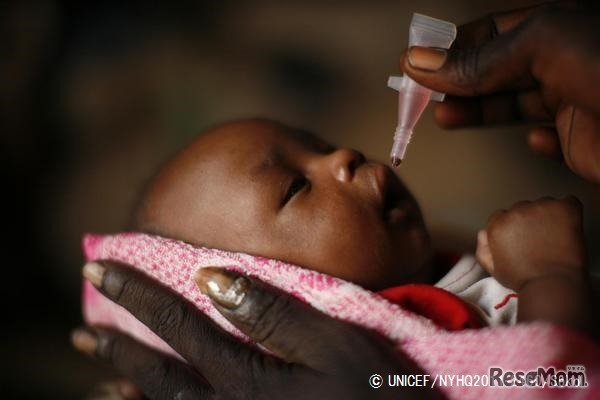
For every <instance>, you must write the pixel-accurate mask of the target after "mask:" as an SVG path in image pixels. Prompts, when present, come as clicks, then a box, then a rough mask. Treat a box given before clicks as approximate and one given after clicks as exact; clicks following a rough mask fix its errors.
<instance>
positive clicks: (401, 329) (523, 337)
mask: <svg viewBox="0 0 600 400" xmlns="http://www.w3.org/2000/svg"><path fill="white" fill-rule="evenodd" d="M83 246H84V251H85V256H86V258H87V260H94V259H112V260H116V261H121V262H124V263H126V264H130V265H133V266H135V267H136V268H139V269H140V270H142V271H143V272H145V273H147V274H148V275H150V276H152V277H153V278H155V279H157V280H158V281H160V282H162V283H163V284H164V285H166V286H168V287H170V288H171V289H173V290H175V291H176V292H177V293H180V294H181V295H182V296H183V297H185V298H186V299H187V300H189V301H190V302H192V303H193V304H194V305H196V306H197V307H198V309H200V310H202V312H204V313H205V314H207V315H208V316H209V317H210V318H211V319H212V320H213V321H214V322H215V323H216V324H218V325H219V326H221V327H222V328H224V329H225V330H227V331H228V332H230V333H232V334H233V335H235V336H237V337H239V338H241V339H245V340H247V338H245V337H244V335H243V334H242V333H241V332H239V331H238V330H237V329H236V328H234V327H233V326H232V325H231V324H230V323H229V322H228V321H227V320H225V319H224V318H223V317H222V316H221V315H220V314H219V313H218V312H217V311H216V310H215V309H214V307H212V305H211V302H210V300H209V299H208V298H207V297H206V296H204V295H203V294H201V293H200V292H199V291H198V290H197V288H196V286H195V284H194V282H193V281H192V279H191V277H192V275H193V273H194V272H195V271H196V269H197V268H199V267H202V266H224V267H228V268H230V269H233V270H237V271H242V272H244V273H246V274H248V275H250V276H255V277H257V278H260V279H261V280H263V281H265V282H267V283H269V284H271V285H273V286H276V287H279V288H280V289H282V290H284V291H286V292H288V293H291V294H293V295H294V296H296V297H298V298H300V299H302V300H303V301H305V302H307V303H308V304H310V305H312V306H313V307H315V308H316V309H318V310H321V311H322V312H324V313H326V314H328V315H331V316H334V317H336V318H339V319H342V320H345V321H349V322H353V323H355V324H358V325H362V326H364V327H367V328H370V329H374V330H376V331H377V332H379V333H381V334H383V335H384V336H387V337H388V338H390V339H391V340H393V341H394V342H395V343H396V344H397V346H398V349H401V350H402V351H404V352H405V353H406V354H408V355H409V356H410V357H411V358H413V359H414V360H415V361H416V362H417V363H418V364H419V365H420V366H421V367H422V368H423V369H424V370H425V371H426V373H427V374H430V375H431V376H430V378H429V379H430V382H429V384H431V381H433V380H434V379H436V386H437V387H438V388H439V389H440V390H441V391H442V392H444V393H445V394H446V395H447V396H448V397H450V398H456V399H481V398H490V399H492V398H493V399H499V398H511V399H517V398H526V399H530V398H545V399H547V398H561V399H562V398H564V399H567V398H568V399H571V398H586V399H587V398H589V399H592V398H596V399H597V398H600V349H599V348H598V347H597V346H596V345H595V344H594V343H592V342H591V341H590V340H589V339H587V338H586V337H584V336H581V335H579V334H577V333H575V332H571V331H569V330H567V329H565V328H561V327H558V326H553V325H548V324H543V323H533V324H519V325H516V326H513V327H501V328H494V329H491V328H486V329H480V330H464V331H459V332H452V333H451V332H447V331H444V330H441V329H440V328H438V327H436V326H435V325H434V324H433V323H432V322H431V321H429V320H427V319H425V318H423V317H421V316H418V315H415V314H412V313H410V312H408V311H405V310H403V309H401V308H400V307H398V306H397V305H395V304H391V303H389V302H388V301H387V300H385V299H383V298H382V297H380V296H379V295H377V294H375V293H372V292H370V291H367V290H365V289H363V288H361V287H359V286H356V285H354V284H352V283H349V282H345V281H343V280H340V279H337V278H334V277H331V276H327V275H324V274H321V273H317V272H314V271H310V270H306V269H302V268H300V267H297V266H294V265H290V264H286V263H283V262H280V261H276V260H271V259H266V258H263V257H255V256H250V255H247V254H241V253H233V252H227V251H221V250H214V249H207V248H202V247H194V246H191V245H189V244H186V243H182V242H179V241H175V240H171V239H165V238H160V237H156V236H149V235H146V234H140V233H123V234H118V235H114V236H100V235H87V236H86V237H85V238H84V241H83ZM83 314H84V317H85V320H86V321H87V323H89V324H92V325H103V326H111V327H115V328H117V329H119V330H122V331H124V332H127V333H128V334H130V335H131V336H133V337H135V338H137V339H139V340H140V341H142V342H145V343H147V344H149V345H151V346H154V347H156V348H158V349H160V350H162V351H165V352H167V353H170V354H176V353H175V351H174V350H173V349H171V348H170V347H169V346H168V345H167V344H166V343H164V342H163V341H162V340H161V339H160V338H158V337H157V336H156V335H155V334H154V333H153V332H151V331H150V330H149V329H148V328H146V326H144V325H143V324H141V323H140V322H139V321H138V320H137V319H135V318H134V317H133V316H132V315H131V314H129V313H128V312H127V311H126V310H125V309H123V308H122V307H120V306H118V305H116V304H114V303H112V302H110V301H109V300H107V299H106V298H104V297H103V296H102V295H100V294H99V293H98V292H97V291H96V289H94V287H93V286H92V285H91V284H90V283H89V282H85V283H84V287H83ZM568 365H581V366H583V367H584V368H585V373H586V383H587V387H586V388H556V387H549V386H546V387H544V388H539V387H538V388H528V387H510V388H509V387H498V380H495V382H496V384H495V385H494V386H491V382H490V371H489V369H490V367H499V368H502V370H503V372H506V371H509V370H510V371H513V372H516V371H525V372H528V371H531V370H537V368H538V367H544V368H547V367H550V366H553V367H554V368H555V369H557V370H565V369H566V367H567V366H568ZM376 372H377V371H373V373H376ZM497 372H498V371H497V370H496V372H495V373H497ZM399 373H400V372H399ZM383 378H384V382H385V383H384V384H387V381H388V377H387V376H385V377H383ZM459 378H462V379H460V380H459ZM451 379H452V380H451ZM365 384H368V382H366V381H365ZM373 390H376V389H373ZM398 390H399V393H400V391H401V388H398Z"/></svg>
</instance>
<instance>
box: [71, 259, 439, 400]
mask: <svg viewBox="0 0 600 400" xmlns="http://www.w3.org/2000/svg"><path fill="white" fill-rule="evenodd" d="M99 265H100V267H99V270H98V271H96V273H95V274H94V276H95V277H94V278H93V279H90V281H91V282H92V284H94V286H96V287H97V288H98V289H99V290H100V291H101V292H102V293H103V294H104V295H105V296H107V297H108V298H109V299H111V300H113V301H115V302H116V303H118V304H120V305H121V306H123V307H125V308H126V309H127V310H128V311H129V312H131V313H132V314H133V315H134V316H136V317H137V318H138V319H139V320H140V321H141V322H143V323H144V324H145V325H147V326H148V327H149V328H150V329H151V330H153V331H154V332H155V333H156V334H157V335H158V336H160V337H161V338H162V339H164V340H165V341H166V342H167V343H168V344H169V345H170V346H171V347H172V348H173V349H175V350H176V351H177V352H178V353H179V354H180V355H182V356H183V357H184V358H185V359H186V360H187V361H188V363H189V365H187V364H185V363H183V362H181V361H180V360H177V359H174V358H172V357H169V356H166V355H164V354H162V353H160V352H157V351H156V350H153V349H150V348H149V347H146V346H145V345H142V344H141V343H139V342H136V341H135V340H134V339H132V338H130V337H128V336H126V335H124V334H122V333H119V332H116V331H111V330H107V329H100V328H92V327H87V328H85V329H80V330H77V331H75V332H74V335H73V342H74V345H75V347H77V348H78V349H80V350H82V351H84V352H86V353H88V354H90V355H92V356H94V357H97V358H99V359H101V360H104V361H106V362H108V363H110V364H112V365H113V366H114V367H115V368H116V369H117V370H118V371H119V372H120V373H122V374H123V375H125V376H126V377H128V378H130V379H131V380H132V381H133V382H134V383H135V384H137V385H138V386H139V388H140V389H141V390H142V391H143V392H144V393H145V394H146V395H147V396H149V397H150V398H160V399H163V398H177V399H188V398H189V399H192V398H193V399H259V398H260V399H267V398H268V399H280V398H285V399H286V400H289V399H315V398H348V399H363V398H369V399H388V398H394V399H398V398H402V396H403V395H405V396H407V397H408V396H410V398H422V399H433V398H441V395H440V394H439V393H438V392H436V391H434V390H433V389H431V388H428V387H412V388H408V387H405V388H389V387H387V385H385V384H384V385H383V386H382V387H380V388H378V389H375V388H372V387H371V386H370V385H369V382H370V381H369V378H370V377H371V376H372V375H373V374H379V375H381V376H383V377H385V376H386V375H387V374H419V373H422V372H421V371H420V370H419V368H418V367H417V366H416V365H414V364H413V363H412V362H411V361H410V360H409V359H408V358H406V357H404V356H403V355H402V354H399V352H398V351H397V350H396V349H395V348H393V347H392V346H391V344H389V343H388V342H387V341H386V340H385V339H383V338H381V337H379V336H377V335H376V334H374V333H373V332H370V331H368V330H365V329H362V328H359V327H357V326H354V325H351V324H348V323H345V322H342V321H339V320H336V319H333V318H330V317H328V316H326V315H324V314H322V313H320V312H318V311H317V310H315V309H313V308H311V307H310V306H308V305H306V304H304V303H302V302H300V301H298V300H297V299H295V298H293V297H291V296H289V295H288V294H286V293H283V292H281V291H279V290H277V289H274V288H272V287H269V286H267V285H266V284H264V283H262V282H260V281H258V280H255V279H253V278H248V277H245V276H242V275H240V274H239V273H236V272H229V271H226V270H223V269H220V268H204V269H202V270H201V272H199V273H198V274H197V275H196V277H195V279H196V282H197V284H198V287H199V288H200V290H202V291H203V292H204V293H205V294H207V295H208V296H210V298H211V299H212V301H213V303H214V305H215V307H216V308H217V309H218V310H219V312H221V313H222V314H223V315H224V316H225V317H226V318H227V319H228V320H229V321H231V323H233V324H234V325H235V326H237V327H238V328H239V329H240V330H241V331H243V332H244V333H245V334H246V335H248V336H249V337H251V338H252V339H253V340H254V341H256V342H257V343H260V344H261V345H263V346H264V347H266V348H267V349H269V350H270V351H271V352H272V353H273V354H274V355H275V356H272V355H268V354H265V353H263V352H261V351H259V350H257V349H256V348H254V347H252V346H249V345H247V344H243V343H240V342H239V341H237V340H235V339H234V338H233V337H230V336H229V335H228V334H226V333H224V332H223V331H222V330H221V329H219V328H217V327H216V326H215V325H214V324H213V323H212V322H211V321H210V320H209V319H208V318H207V317H206V316H204V315H203V314H202V313H200V312H199V311H198V310H197V309H196V308H195V307H194V306H193V305H191V304H190V303H188V302H187V301H186V300H184V299H183V298H181V297H180V296H179V295H177V294H176V293H174V292H172V291H171V290H169V289H167V288H165V287H163V286H162V285H160V284H159V283H156V282H154V281H152V280H151V279H149V278H148V277H146V276H145V275H143V274H141V273H140V272H138V271H135V270H134V269H132V268H128V267H126V266H123V265H120V264H117V263H114V262H108V261H104V262H102V263H101V264H99ZM384 379H385V378H384Z"/></svg>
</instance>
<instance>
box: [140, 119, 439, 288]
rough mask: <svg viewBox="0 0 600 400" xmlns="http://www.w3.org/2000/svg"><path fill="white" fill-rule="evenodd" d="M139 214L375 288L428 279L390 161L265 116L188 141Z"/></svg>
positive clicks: (188, 234)
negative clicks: (368, 156) (341, 146)
mask: <svg viewBox="0 0 600 400" xmlns="http://www.w3.org/2000/svg"><path fill="white" fill-rule="evenodd" d="M139 222H140V228H141V229H143V230H147V231H150V232H154V233H158V234H161V235H164V236H169V237H172V238H176V239H179V240H183V241H186V242H189V243H193V244H197V245H203V246H207V247H215V248H221V249H225V250H232V251H241V252H246V253H250V254H255V255H261V256H265V257H269V258H275V259H279V260H283V261H287V262H290V263H294V264H298V265H300V266H303V267H306V268H309V269H313V270H316V271H320V272H324V273H327V274H330V275H333V276H337V277H340V278H343V279H345V280H349V281H352V282H355V283H358V284H360V285H362V286H364V287H367V288H370V289H373V290H376V289H381V288H384V287H389V286H392V285H395V284H401V283H405V282H414V281H418V280H423V279H425V276H426V275H427V274H428V265H429V261H430V257H431V249H430V242H429V236H428V234H427V231H426V229H425V226H424V223H423V218H422V216H421V213H420V211H419V207H418V206H417V204H416V202H415V201H414V199H413V197H412V196H411V195H410V193H409V192H408V191H407V189H406V188H405V187H404V185H403V184H402V183H401V182H400V180H399V179H398V178H397V177H396V175H395V174H394V173H393V172H392V171H391V170H390V169H389V168H388V167H387V166H385V165H383V164H381V163H376V162H371V161H366V160H365V159H364V157H363V156H362V155H361V154H360V153H358V152H356V151H354V150H350V149H337V148H335V147H333V146H331V145H329V144H327V143H325V142H324V141H322V140H320V139H319V138H317V137H315V136H314V135H311V134H308V133H305V132H300V131H297V130H295V129H292V128H289V127H286V126H284V125H281V124H278V123H275V122H270V121H264V120H247V121H240V122H234V123H229V124H225V125H221V126H219V127H217V128H216V129H213V130H212V131H210V132H207V133H206V134H204V135H202V136H200V137H199V138H198V139H197V140H196V141H195V142H194V143H192V144H191V145H190V146H188V147H187V148H186V149H184V150H183V151H182V152H181V153H180V154H179V155H178V156H177V157H176V158H174V159H173V160H172V161H171V162H169V164H167V166H166V167H165V168H164V169H163V170H162V171H161V172H160V174H159V175H158V177H157V178H156V180H155V181H154V182H153V185H152V186H151V188H150V191H149V192H148V194H147V197H146V199H145V203H144V205H143V207H142V211H141V213H140V221H139Z"/></svg>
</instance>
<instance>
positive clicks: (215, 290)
mask: <svg viewBox="0 0 600 400" xmlns="http://www.w3.org/2000/svg"><path fill="white" fill-rule="evenodd" d="M194 281H195V282H196V285H197V286H198V289H200V291H201V292H202V293H204V294H205V295H207V296H209V297H210V298H211V299H212V300H214V301H215V302H216V303H217V304H219V305H220V306H223V307H225V308H231V309H233V308H237V307H238V306H239V305H240V304H242V301H244V297H245V296H246V292H247V291H248V289H249V288H250V281H249V280H248V279H246V278H245V277H243V276H240V275H238V274H236V273H234V272H231V271H228V270H226V269H223V268H218V267H203V268H200V269H198V271H196V273H195V274H194Z"/></svg>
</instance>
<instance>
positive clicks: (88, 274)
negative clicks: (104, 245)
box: [83, 261, 106, 288]
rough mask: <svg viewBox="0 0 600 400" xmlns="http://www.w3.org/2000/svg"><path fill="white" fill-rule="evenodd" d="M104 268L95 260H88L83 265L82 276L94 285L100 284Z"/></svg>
mask: <svg viewBox="0 0 600 400" xmlns="http://www.w3.org/2000/svg"><path fill="white" fill-rule="evenodd" d="M104 271H106V268H104V266H103V265H102V264H100V263H97V262H95V261H92V262H89V263H87V264H85V265H84V266H83V276H84V277H85V278H86V279H87V280H88V281H90V282H91V283H92V285H94V286H95V287H97V288H99V287H100V286H102V277H103V276H104Z"/></svg>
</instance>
